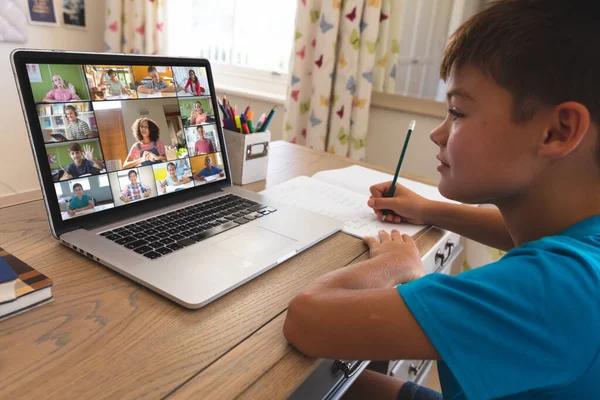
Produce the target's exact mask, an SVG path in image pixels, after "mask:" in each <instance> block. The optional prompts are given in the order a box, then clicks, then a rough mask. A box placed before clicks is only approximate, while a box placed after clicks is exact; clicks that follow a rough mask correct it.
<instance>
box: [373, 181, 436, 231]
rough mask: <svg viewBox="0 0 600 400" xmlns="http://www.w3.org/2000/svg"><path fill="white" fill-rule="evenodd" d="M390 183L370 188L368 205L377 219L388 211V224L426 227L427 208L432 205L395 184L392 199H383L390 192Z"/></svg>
mask: <svg viewBox="0 0 600 400" xmlns="http://www.w3.org/2000/svg"><path fill="white" fill-rule="evenodd" d="M391 186H392V182H391V181H389V182H384V183H378V184H377V185H373V186H371V188H370V190H371V198H370V199H369V202H368V205H369V207H371V208H372V209H373V211H375V214H377V219H378V220H381V218H382V217H383V210H390V211H392V213H388V215H387V216H386V221H388V222H395V223H400V222H408V223H409V224H414V225H426V224H427V222H426V220H425V218H426V214H427V208H428V207H429V206H431V204H432V203H433V202H432V201H431V200H428V199H426V198H424V197H421V196H419V195H418V194H416V193H415V192H413V191H411V190H409V189H407V188H406V187H404V186H402V185H400V184H397V185H396V190H395V192H394V197H390V198H387V197H384V196H385V195H386V194H387V193H388V192H389V190H390V187H391Z"/></svg>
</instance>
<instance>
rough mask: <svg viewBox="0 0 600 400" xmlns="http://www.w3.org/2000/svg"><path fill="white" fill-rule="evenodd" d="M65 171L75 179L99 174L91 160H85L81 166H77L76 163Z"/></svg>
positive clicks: (68, 166)
mask: <svg viewBox="0 0 600 400" xmlns="http://www.w3.org/2000/svg"><path fill="white" fill-rule="evenodd" d="M65 171H67V172H68V173H69V175H71V176H73V178H77V177H78V176H81V175H85V174H94V173H98V169H97V168H95V167H94V163H93V162H92V161H90V160H83V162H82V163H81V165H80V166H77V165H76V164H75V163H74V162H72V163H71V164H69V165H67V168H65Z"/></svg>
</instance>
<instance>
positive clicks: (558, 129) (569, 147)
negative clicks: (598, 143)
mask: <svg viewBox="0 0 600 400" xmlns="http://www.w3.org/2000/svg"><path fill="white" fill-rule="evenodd" d="M590 119H591V117H590V112H589V110H588V109H587V107H585V106H584V105H583V104H581V103H578V102H575V101H567V102H564V103H561V104H559V105H558V106H556V107H554V110H553V111H552V114H551V124H550V126H549V128H548V130H547V131H546V132H545V134H544V137H543V143H542V144H541V146H540V147H541V148H540V155H544V156H547V157H551V158H561V157H565V156H566V155H568V154H569V153H570V152H571V151H573V150H574V149H576V148H577V146H579V143H581V141H582V140H583V139H584V137H585V135H586V133H587V131H588V129H589V127H590Z"/></svg>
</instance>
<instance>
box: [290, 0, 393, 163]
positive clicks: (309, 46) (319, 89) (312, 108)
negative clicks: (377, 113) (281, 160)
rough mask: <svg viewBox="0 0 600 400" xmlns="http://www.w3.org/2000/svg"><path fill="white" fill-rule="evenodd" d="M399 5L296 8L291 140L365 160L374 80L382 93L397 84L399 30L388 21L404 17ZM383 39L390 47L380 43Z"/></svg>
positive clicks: (355, 1)
mask: <svg viewBox="0 0 600 400" xmlns="http://www.w3.org/2000/svg"><path fill="white" fill-rule="evenodd" d="M401 4H402V2H401V1H400V0H299V1H298V7H297V13H296V33H295V40H294V54H293V68H292V77H291V84H290V87H289V89H288V99H287V103H286V112H285V116H284V120H285V135H284V136H285V138H286V139H287V140H289V141H291V142H293V143H298V144H302V145H306V146H309V147H311V148H315V149H320V150H326V151H328V152H330V153H334V154H338V155H343V156H349V157H352V158H353V159H357V160H363V159H364V156H365V150H366V145H367V143H366V140H367V128H368V123H369V106H370V102H371V91H372V90H373V83H374V76H375V75H377V76H378V77H379V80H380V81H381V82H382V85H384V83H385V82H386V79H387V80H392V81H393V78H394V77H395V68H394V67H393V66H394V65H395V60H396V59H397V53H398V49H397V47H398V41H399V40H398V39H399V38H398V37H397V36H398V35H399V29H397V28H396V27H394V25H393V24H392V21H391V18H390V16H391V15H392V13H394V15H395V16H396V15H397V14H398V13H399V12H400V10H401ZM394 8H395V11H394ZM399 20H400V19H399V18H398V19H396V21H399ZM396 25H399V23H396ZM381 35H384V37H385V40H383V41H382V40H378V38H379V37H380V36H381ZM393 43H395V47H394V46H393V45H392V44H393ZM392 50H395V51H396V53H395V54H396V57H395V56H394V54H393V53H392ZM379 70H381V71H382V72H381V73H380V72H379ZM392 72H393V73H392ZM392 75H393V76H392ZM388 78H389V79H388ZM388 84H392V85H395V83H393V82H392V83H388Z"/></svg>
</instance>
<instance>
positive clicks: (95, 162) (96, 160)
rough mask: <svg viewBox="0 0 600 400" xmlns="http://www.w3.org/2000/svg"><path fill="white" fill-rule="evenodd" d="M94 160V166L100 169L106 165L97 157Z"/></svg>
mask: <svg viewBox="0 0 600 400" xmlns="http://www.w3.org/2000/svg"><path fill="white" fill-rule="evenodd" d="M92 162H93V163H94V167H96V168H98V169H104V167H105V165H104V163H103V162H102V161H100V160H98V159H96V158H94V159H93V160H92Z"/></svg>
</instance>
